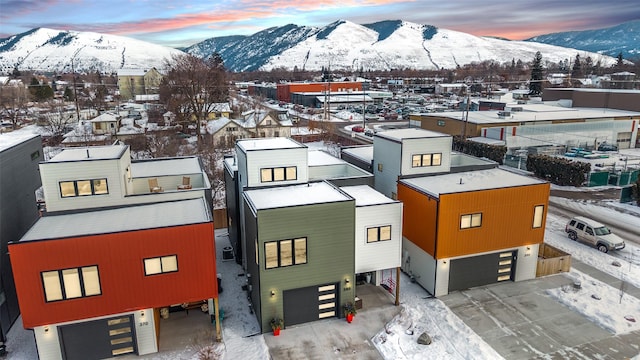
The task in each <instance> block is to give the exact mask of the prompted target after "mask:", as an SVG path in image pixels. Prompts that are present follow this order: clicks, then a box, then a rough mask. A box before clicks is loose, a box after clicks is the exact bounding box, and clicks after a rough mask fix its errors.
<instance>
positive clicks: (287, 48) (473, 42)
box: [185, 20, 615, 71]
mask: <svg viewBox="0 0 640 360" xmlns="http://www.w3.org/2000/svg"><path fill="white" fill-rule="evenodd" d="M185 51H186V52H189V53H192V54H194V55H197V56H201V57H206V56H209V55H210V54H212V53H214V52H217V53H219V54H220V55H221V56H222V59H223V60H224V62H225V66H226V67H227V68H228V69H230V70H233V71H249V70H271V69H274V68H286V69H289V70H293V69H294V68H298V69H305V70H320V69H322V68H323V67H331V68H332V69H346V70H352V71H356V70H359V69H361V68H362V69H363V70H388V69H404V68H411V69H454V68H456V67H457V66H462V65H465V64H469V63H473V62H482V61H486V60H494V61H497V62H499V63H505V62H511V61H512V60H514V59H515V60H516V61H517V60H522V61H523V62H525V63H529V62H531V61H532V60H533V58H534V56H535V53H536V52H537V51H540V53H541V54H542V57H543V61H551V62H556V63H557V62H560V61H563V60H565V59H568V60H569V61H570V60H571V59H574V58H575V56H576V54H580V56H581V57H582V58H586V57H587V56H590V57H591V58H592V60H593V62H594V63H595V62H597V61H601V64H602V65H603V66H607V65H613V64H615V59H613V58H612V57H609V56H605V55H601V54H596V53H590V52H586V51H583V50H576V49H572V48H565V47H559V46H553V45H547V44H541V43H535V42H528V41H509V40H505V39H498V38H491V37H478V36H474V35H470V34H467V33H462V32H458V31H453V30H447V29H438V28H435V27H433V26H430V25H421V24H416V23H411V22H406V21H400V20H393V21H382V22H378V23H373V24H367V25H359V24H355V23H353V22H350V21H345V20H339V21H336V22H334V23H332V24H329V25H327V26H325V27H322V28H316V27H298V26H296V25H287V26H285V27H280V28H271V29H267V30H264V31H261V32H258V33H256V34H254V35H251V36H238V37H225V38H212V39H208V40H205V41H203V42H202V43H199V44H196V45H194V46H192V47H190V48H187V49H185Z"/></svg>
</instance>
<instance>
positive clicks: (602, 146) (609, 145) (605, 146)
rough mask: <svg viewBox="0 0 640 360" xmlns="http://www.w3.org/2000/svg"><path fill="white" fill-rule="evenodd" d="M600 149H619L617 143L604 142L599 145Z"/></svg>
mask: <svg viewBox="0 0 640 360" xmlns="http://www.w3.org/2000/svg"><path fill="white" fill-rule="evenodd" d="M598 151H618V146H617V145H612V144H607V143H602V144H600V146H598Z"/></svg>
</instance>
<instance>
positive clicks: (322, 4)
mask: <svg viewBox="0 0 640 360" xmlns="http://www.w3.org/2000/svg"><path fill="white" fill-rule="evenodd" d="M409 1H414V0H409ZM398 2H407V1H406V0H343V1H335V0H313V1H312V0H301V1H297V2H295V3H293V2H291V1H290V0H276V1H266V0H263V1H253V0H243V1H241V3H242V4H244V6H239V7H238V9H233V10H226V11H216V12H205V13H192V14H182V15H178V16H176V17H175V18H170V19H148V20H142V21H135V22H123V23H111V24H97V25H93V26H90V28H91V30H92V31H95V32H105V33H111V34H119V35H127V34H134V33H150V32H163V31H169V30H179V29H184V28H189V27H193V26H200V25H208V26H214V24H216V23H220V24H222V23H225V24H228V23H231V22H237V21H247V20H251V19H264V18H270V17H276V16H280V15H282V11H283V10H287V11H291V10H293V11H300V12H308V11H315V10H327V8H332V7H343V8H344V7H358V6H360V7H361V6H378V5H385V4H393V3H398ZM66 28H69V27H68V26H67V27H66ZM82 29H83V30H85V31H86V30H87V26H83V27H82Z"/></svg>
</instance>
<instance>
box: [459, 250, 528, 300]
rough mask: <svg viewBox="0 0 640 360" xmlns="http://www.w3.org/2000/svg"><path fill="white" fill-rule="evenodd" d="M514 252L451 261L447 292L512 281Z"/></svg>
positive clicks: (514, 262)
mask: <svg viewBox="0 0 640 360" xmlns="http://www.w3.org/2000/svg"><path fill="white" fill-rule="evenodd" d="M515 254H516V252H515V251H502V252H498V253H493V254H487V255H480V256H474V257H470V258H464V259H455V260H451V266H450V268H449V291H455V290H464V289H468V288H472V287H474V286H481V285H487V284H493V283H497V282H501V281H506V280H513V274H514V273H515V268H516V267H515V266H516V258H515Z"/></svg>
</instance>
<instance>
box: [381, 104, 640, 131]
mask: <svg viewBox="0 0 640 360" xmlns="http://www.w3.org/2000/svg"><path fill="white" fill-rule="evenodd" d="M518 106H519V107H522V108H523V111H517V112H514V111H512V112H511V114H510V116H502V117H500V116H498V112H497V111H470V112H469V120H468V121H469V122H470V123H474V124H493V123H516V124H519V123H521V122H535V121H551V120H583V119H610V118H613V117H623V116H640V112H635V111H627V110H616V109H603V108H563V107H559V106H550V105H544V104H526V105H518ZM421 115H422V116H426V117H437V118H450V119H454V120H459V121H461V119H463V115H465V116H466V113H465V112H462V111H454V112H443V113H437V114H432V113H429V114H421ZM387 132H388V131H386V132H385V133H387Z"/></svg>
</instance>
